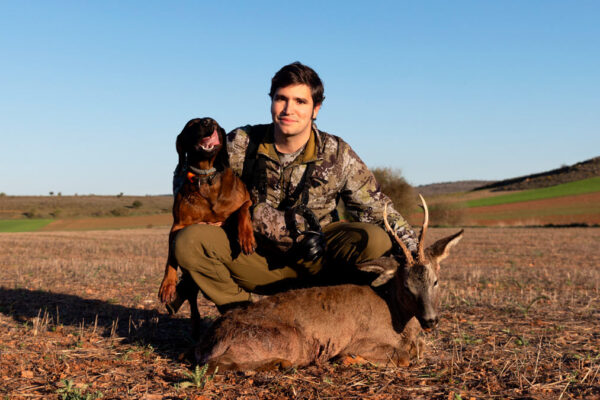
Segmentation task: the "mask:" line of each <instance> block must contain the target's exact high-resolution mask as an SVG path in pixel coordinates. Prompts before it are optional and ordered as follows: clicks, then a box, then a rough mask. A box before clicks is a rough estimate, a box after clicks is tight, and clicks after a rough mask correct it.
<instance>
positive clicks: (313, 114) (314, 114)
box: [312, 104, 321, 120]
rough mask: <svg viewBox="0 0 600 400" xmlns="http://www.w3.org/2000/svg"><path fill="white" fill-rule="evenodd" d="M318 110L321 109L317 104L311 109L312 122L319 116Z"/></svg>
mask: <svg viewBox="0 0 600 400" xmlns="http://www.w3.org/2000/svg"><path fill="white" fill-rule="evenodd" d="M320 109H321V104H317V105H316V106H314V107H313V112H312V119H313V120H315V119H317V115H318V114H319V110H320Z"/></svg>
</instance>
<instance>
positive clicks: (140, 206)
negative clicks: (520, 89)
mask: <svg viewBox="0 0 600 400" xmlns="http://www.w3.org/2000/svg"><path fill="white" fill-rule="evenodd" d="M172 206H173V197H172V196H121V195H115V196H96V195H86V196H56V195H55V196H0V219H19V218H53V219H64V218H67V219H68V218H81V217H116V216H134V215H153V214H170V213H171V207H172Z"/></svg>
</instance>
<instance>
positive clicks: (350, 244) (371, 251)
mask: <svg viewBox="0 0 600 400" xmlns="http://www.w3.org/2000/svg"><path fill="white" fill-rule="evenodd" d="M328 228H329V229H328ZM325 234H326V236H327V237H328V250H331V253H330V257H332V258H333V259H339V260H340V261H345V262H347V263H360V262H363V261H368V260H372V259H375V258H378V257H381V256H382V255H383V254H385V253H386V252H388V251H389V250H390V249H391V248H392V242H391V240H390V238H389V236H388V234H387V233H386V232H385V231H384V230H383V229H382V228H380V227H379V226H377V225H374V224H369V223H364V222H350V223H340V224H333V225H332V226H329V227H326V228H325Z"/></svg>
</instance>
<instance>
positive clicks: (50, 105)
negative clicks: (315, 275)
mask: <svg viewBox="0 0 600 400" xmlns="http://www.w3.org/2000/svg"><path fill="white" fill-rule="evenodd" d="M599 16H600V2H597V1H576V2H565V1H494V2H492V1H451V2H450V1H426V2H402V1H389V2H388V1H384V2H377V1H374V2H358V1H357V2H354V1H343V2H342V1H340V2H334V1H302V2H274V1H252V2H250V1H224V2H215V1H210V2H209V1H189V2H187V1H172V2H167V1H143V2H142V1H52V2H47V1H2V2H0V54H1V55H2V56H1V58H2V62H0V93H1V94H0V137H1V139H0V140H1V142H0V176H1V178H0V192H5V193H7V194H13V195H17V194H20V195H27V194H31V195H35V194H48V192H49V191H54V192H62V193H63V194H73V193H78V194H90V193H94V194H116V193H119V192H124V193H126V194H140V195H144V194H164V193H169V192H170V189H171V176H172V170H173V168H174V166H175V164H176V160H177V157H176V152H175V145H174V143H175V137H176V136H177V134H178V133H179V132H180V131H181V129H182V128H183V125H184V124H185V123H186V122H187V121H188V120H189V119H191V118H194V117H202V116H211V117H213V118H215V119H217V121H219V122H220V124H221V125H222V126H223V127H224V128H225V129H226V130H228V131H229V130H231V129H233V128H235V127H237V126H241V125H246V124H253V123H265V122H269V120H270V116H269V98H268V96H267V92H268V90H269V84H270V79H271V77H272V76H273V74H274V73H275V72H276V71H277V70H278V69H279V68H280V67H281V66H283V65H285V64H287V63H290V62H293V61H296V60H299V61H301V62H303V63H305V64H308V65H310V66H312V67H313V68H314V69H315V70H316V71H317V72H318V73H319V74H320V76H321V78H322V80H323V81H324V84H325V96H326V100H325V103H324V105H323V107H322V109H321V112H320V114H319V119H318V121H317V123H318V126H319V128H320V129H322V130H325V131H327V132H330V133H333V134H336V135H339V136H341V137H343V138H344V139H345V140H346V141H348V142H349V143H350V144H351V145H352V146H353V148H354V149H355V151H356V152H357V153H358V154H359V155H360V156H361V158H362V159H363V160H364V161H365V163H366V164H367V165H369V166H370V167H391V168H396V169H400V170H401V171H402V174H403V175H404V176H405V177H406V179H407V180H408V181H409V182H410V183H412V184H414V185H418V184H427V183H433V182H443V181H454V180H464V179H489V180H493V179H504V178H510V177H514V176H519V175H525V174H529V173H534V172H540V171H543V170H547V169H551V168H556V167H559V166H561V165H562V164H571V163H574V162H577V161H582V160H585V159H588V158H591V157H595V156H598V155H600V111H599V110H600V24H599V23H598V17H599Z"/></svg>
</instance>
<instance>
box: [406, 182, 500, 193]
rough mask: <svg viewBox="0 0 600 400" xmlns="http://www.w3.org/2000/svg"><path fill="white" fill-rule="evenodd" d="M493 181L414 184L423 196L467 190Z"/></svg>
mask: <svg viewBox="0 0 600 400" xmlns="http://www.w3.org/2000/svg"><path fill="white" fill-rule="evenodd" d="M493 182H494V181H456V182H441V183H431V184H429V185H420V186H416V187H415V190H416V191H417V193H421V194H422V195H423V196H425V197H429V196H437V195H442V194H450V193H458V192H469V191H471V190H473V189H475V188H478V187H480V186H483V185H489V184H491V183H493Z"/></svg>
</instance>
